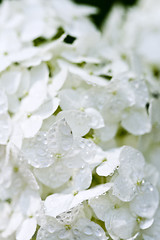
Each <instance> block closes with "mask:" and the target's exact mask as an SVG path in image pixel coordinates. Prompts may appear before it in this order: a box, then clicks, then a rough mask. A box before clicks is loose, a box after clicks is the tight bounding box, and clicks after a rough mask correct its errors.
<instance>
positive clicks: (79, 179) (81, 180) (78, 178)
mask: <svg viewBox="0 0 160 240" xmlns="http://www.w3.org/2000/svg"><path fill="white" fill-rule="evenodd" d="M91 182H92V171H91V169H90V168H87V167H84V168H82V169H79V170H78V172H77V173H76V175H75V177H73V181H72V184H73V189H74V191H75V192H76V191H82V190H85V189H87V188H89V186H90V185H91Z"/></svg>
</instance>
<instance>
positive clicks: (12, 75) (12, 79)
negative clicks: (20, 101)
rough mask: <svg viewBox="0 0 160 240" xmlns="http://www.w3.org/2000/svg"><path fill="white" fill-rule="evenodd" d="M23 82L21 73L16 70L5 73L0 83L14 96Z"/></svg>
mask: <svg viewBox="0 0 160 240" xmlns="http://www.w3.org/2000/svg"><path fill="white" fill-rule="evenodd" d="M20 80H21V72H20V71H15V70H14V69H13V70H12V69H11V70H10V71H6V72H4V73H3V75H2V77H1V81H0V86H1V87H2V88H4V89H5V91H6V92H7V94H14V93H15V92H16V91H17V89H18V86H19V84H20Z"/></svg>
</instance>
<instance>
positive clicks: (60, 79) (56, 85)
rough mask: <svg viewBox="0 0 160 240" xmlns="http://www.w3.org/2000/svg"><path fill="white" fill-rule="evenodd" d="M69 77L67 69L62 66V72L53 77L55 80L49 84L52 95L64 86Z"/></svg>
mask: <svg viewBox="0 0 160 240" xmlns="http://www.w3.org/2000/svg"><path fill="white" fill-rule="evenodd" d="M66 78H67V69H65V68H62V69H61V70H60V72H59V73H58V74H57V75H55V76H54V77H53V82H52V83H51V84H49V86H48V89H49V93H50V95H51V96H54V95H55V94H56V93H57V92H58V91H59V90H60V89H61V88H62V86H63V84H64V82H65V80H66Z"/></svg>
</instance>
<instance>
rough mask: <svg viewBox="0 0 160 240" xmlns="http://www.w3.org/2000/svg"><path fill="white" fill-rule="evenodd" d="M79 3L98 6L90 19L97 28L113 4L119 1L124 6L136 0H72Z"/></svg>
mask: <svg viewBox="0 0 160 240" xmlns="http://www.w3.org/2000/svg"><path fill="white" fill-rule="evenodd" d="M73 1H74V2H76V3H79V4H87V5H91V6H95V7H98V8H99V13H98V14H96V15H93V16H91V19H92V20H93V22H94V23H95V24H96V26H97V27H98V28H100V27H101V25H102V23H103V20H104V19H105V17H106V15H107V14H108V13H109V11H110V10H111V8H112V7H113V5H114V4H116V3H119V4H122V5H124V6H126V7H127V6H132V5H134V4H136V3H137V2H138V0H73Z"/></svg>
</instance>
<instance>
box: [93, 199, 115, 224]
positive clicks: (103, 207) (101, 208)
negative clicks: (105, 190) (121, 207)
mask: <svg viewBox="0 0 160 240" xmlns="http://www.w3.org/2000/svg"><path fill="white" fill-rule="evenodd" d="M89 205H90V206H91V207H92V209H93V211H94V212H95V214H96V216H97V217H98V218H99V219H100V220H102V221H104V220H105V215H106V214H107V213H108V212H109V210H110V209H111V208H112V203H111V202H110V200H109V199H108V198H107V197H106V195H101V196H99V197H98V198H93V199H91V200H89Z"/></svg>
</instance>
